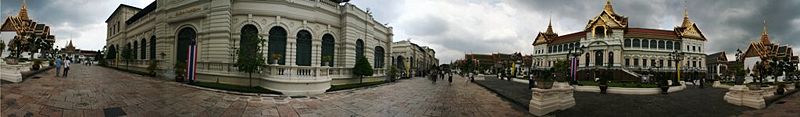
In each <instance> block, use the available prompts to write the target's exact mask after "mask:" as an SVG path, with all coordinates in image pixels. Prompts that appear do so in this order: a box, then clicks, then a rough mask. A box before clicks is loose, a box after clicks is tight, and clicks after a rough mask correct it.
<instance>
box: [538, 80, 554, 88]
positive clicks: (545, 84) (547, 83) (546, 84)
mask: <svg viewBox="0 0 800 117" xmlns="http://www.w3.org/2000/svg"><path fill="white" fill-rule="evenodd" d="M536 88H540V89H550V88H553V81H536Z"/></svg>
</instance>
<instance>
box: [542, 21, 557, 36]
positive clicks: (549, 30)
mask: <svg viewBox="0 0 800 117" xmlns="http://www.w3.org/2000/svg"><path fill="white" fill-rule="evenodd" d="M544 33H545V34H556V33H555V32H553V18H552V17H550V20H549V21H548V22H547V31H546V32H544Z"/></svg>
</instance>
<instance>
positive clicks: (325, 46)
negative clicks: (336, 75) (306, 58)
mask: <svg viewBox="0 0 800 117" xmlns="http://www.w3.org/2000/svg"><path fill="white" fill-rule="evenodd" d="M334 47H335V40H334V38H333V35H331V34H325V35H323V36H322V56H320V57H322V59H321V60H322V63H326V62H327V65H325V64H323V65H320V66H329V67H333V61H334V57H333V53H334V51H335V49H334ZM326 59H327V60H326Z"/></svg>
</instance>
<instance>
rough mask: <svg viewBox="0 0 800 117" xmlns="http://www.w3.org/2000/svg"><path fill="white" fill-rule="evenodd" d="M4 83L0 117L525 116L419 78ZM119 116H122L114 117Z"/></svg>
mask: <svg viewBox="0 0 800 117" xmlns="http://www.w3.org/2000/svg"><path fill="white" fill-rule="evenodd" d="M54 73H55V71H53V70H50V71H47V72H45V73H42V74H39V76H41V78H39V79H27V80H26V81H24V82H22V83H17V84H3V85H2V86H1V87H2V89H1V90H2V91H0V92H2V97H1V98H2V105H0V106H2V108H1V109H2V116H4V117H7V116H17V117H21V116H56V117H59V116H64V117H74V116H92V117H95V116H104V115H126V116H133V117H156V116H225V117H232V116H252V117H262V116H267V117H270V116H274V117H278V116H280V117H296V116H303V117H306V116H310V117H316V116H331V117H350V116H367V117H374V116H381V117H384V116H386V117H388V116H459V117H461V116H481V117H487V116H498V117H517V116H531V115H530V114H528V113H527V110H524V109H521V108H520V107H518V106H515V105H512V104H511V103H509V102H507V101H504V100H502V99H501V98H500V97H498V96H497V95H495V94H494V93H491V92H489V91H488V90H486V89H484V88H482V87H480V86H477V85H475V84H470V83H467V82H466V81H465V80H464V79H463V78H460V77H455V78H454V82H453V83H452V84H448V83H447V82H444V80H439V81H438V82H436V83H432V82H431V81H429V80H428V79H425V78H413V79H409V80H400V81H399V82H396V83H391V84H385V85H382V86H379V87H373V88H366V89H358V90H349V91H339V92H332V93H326V94H322V95H317V96H310V97H303V98H290V97H254V96H240V95H233V94H226V93H218V92H212V91H206V90H200V89H195V88H190V87H185V86H180V85H178V84H175V83H172V82H170V81H164V80H155V79H154V78H150V77H143V76H139V75H134V74H129V73H124V72H120V71H116V70H112V69H108V68H103V67H99V66H83V65H74V66H73V68H72V69H71V70H70V75H69V77H68V78H61V77H58V78H56V77H54ZM120 109H121V112H120Z"/></svg>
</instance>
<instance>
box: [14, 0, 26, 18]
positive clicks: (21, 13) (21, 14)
mask: <svg viewBox="0 0 800 117" xmlns="http://www.w3.org/2000/svg"><path fill="white" fill-rule="evenodd" d="M25 1H26V0H22V7H21V8H20V9H19V13H18V14H17V16H18V17H20V18H22V19H25V20H27V19H28V5H27V3H26V2H25Z"/></svg>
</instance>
